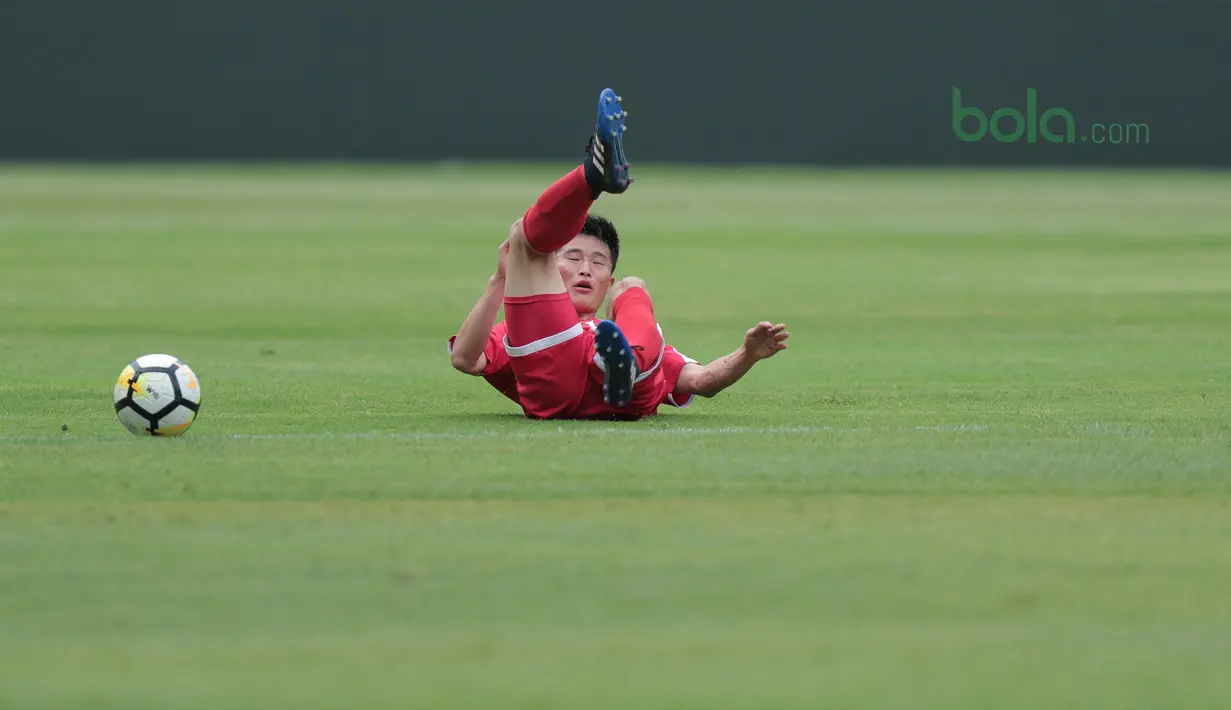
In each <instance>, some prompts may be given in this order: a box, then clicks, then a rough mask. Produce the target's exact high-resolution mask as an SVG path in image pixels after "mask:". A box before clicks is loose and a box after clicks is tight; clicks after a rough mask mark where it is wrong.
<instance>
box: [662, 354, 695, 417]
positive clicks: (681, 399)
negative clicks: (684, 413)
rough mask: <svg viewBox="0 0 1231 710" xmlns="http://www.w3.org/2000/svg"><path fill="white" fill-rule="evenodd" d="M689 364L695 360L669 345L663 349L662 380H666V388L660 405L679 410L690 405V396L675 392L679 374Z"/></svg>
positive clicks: (685, 393)
mask: <svg viewBox="0 0 1231 710" xmlns="http://www.w3.org/2000/svg"><path fill="white" fill-rule="evenodd" d="M690 362H696V360H693V359H692V358H690V357H688V356H687V355H685V354H683V353H681V352H680V351H678V350H676V349H675V348H673V347H671V346H670V345H668V346H666V347H664V348H663V364H662V369H663V379H664V380H666V386H665V387H664V388H663V399H662V401H661V402H660V404H665V405H670V406H672V407H679V408H681V409H683V408H684V407H687V406H688V405H690V404H692V398H693V395H692V394H689V393H687V392H677V391H676V383H677V382H678V381H679V379H680V372H681V371H683V369H684V366H685V365H687V364H688V363H690Z"/></svg>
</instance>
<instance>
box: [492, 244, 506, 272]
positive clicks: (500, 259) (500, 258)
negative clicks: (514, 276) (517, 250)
mask: <svg viewBox="0 0 1231 710" xmlns="http://www.w3.org/2000/svg"><path fill="white" fill-rule="evenodd" d="M508 265H509V240H507V239H506V240H504V244H501V245H500V248H499V249H498V250H496V273H495V275H494V277H493V278H495V279H496V280H497V281H504V274H505V269H506V268H507V267H508Z"/></svg>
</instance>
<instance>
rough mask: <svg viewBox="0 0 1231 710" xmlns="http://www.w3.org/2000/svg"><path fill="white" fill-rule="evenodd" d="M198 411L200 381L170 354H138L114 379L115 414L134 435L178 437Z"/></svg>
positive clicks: (199, 408) (199, 407) (199, 406)
mask: <svg viewBox="0 0 1231 710" xmlns="http://www.w3.org/2000/svg"><path fill="white" fill-rule="evenodd" d="M200 410H201V382H200V380H198V379H197V375H196V373H195V372H193V371H192V368H190V367H188V365H186V364H184V363H183V362H182V361H181V360H180V359H179V358H176V357H173V356H171V355H161V354H159V355H145V356H142V357H139V358H137V359H136V360H134V361H132V362H131V363H129V365H128V367H125V368H124V371H123V372H121V373H120V377H119V379H117V380H116V383H115V414H116V416H117V417H119V420H120V423H121V424H123V425H124V426H125V428H127V429H128V430H129V431H131V432H132V433H134V434H136V435H138V436H179V435H181V434H183V433H184V432H186V431H188V428H189V427H191V426H192V423H193V422H194V421H196V418H197V413H198V412H199V411H200Z"/></svg>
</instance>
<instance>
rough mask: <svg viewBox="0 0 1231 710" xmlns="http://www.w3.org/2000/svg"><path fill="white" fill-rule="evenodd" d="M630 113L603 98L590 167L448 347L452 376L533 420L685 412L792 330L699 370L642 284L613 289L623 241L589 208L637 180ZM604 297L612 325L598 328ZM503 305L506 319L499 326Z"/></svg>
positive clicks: (512, 243)
mask: <svg viewBox="0 0 1231 710" xmlns="http://www.w3.org/2000/svg"><path fill="white" fill-rule="evenodd" d="M627 115H628V113H627V112H626V111H624V109H623V105H622V101H621V99H620V97H619V96H616V95H615V92H613V91H612V90H611V89H604V90H603V91H602V93H600V94H599V99H598V123H597V126H596V128H595V131H594V135H593V136H591V137H590V141H589V144H588V146H587V148H586V151H587V159H586V161H585V162H584V163H582V164H581V165H579V166H578V167H577V168H575V169H573V170H572V171H570V172H569V173H568V174H566V175H565V176H563V177H562V178H560V179H559V180H557V181H556V182H555V183H554V184H552V185H551V186H550V187H548V188H547V190H546V191H544V192H543V194H542V195H540V196H539V198H538V200H537V201H536V202H535V203H534V205H532V206H531V207H530V209H529V210H527V211H526V213H525V214H524V215H523V216H522V218H521V219H518V220H517V221H516V222H514V223H513V226H512V227H511V228H510V229H509V238H508V239H507V240H506V241H505V242H504V243H503V244H501V245H500V249H499V251H498V257H497V265H496V272H495V274H493V275H492V277H491V279H490V280H489V281H488V285H487V289H486V290H485V291H484V292H483V295H482V296H481V297H480V298H479V301H478V303H476V304H475V306H474V308H473V309H472V310H471V312H470V315H469V316H468V317H467V318H466V320H465V322H464V323H462V327H461V328H460V329H459V330H458V333H457V335H454V336H453V337H452V338H450V339H449V353H450V360H451V362H452V364H453V367H454V368H456V369H457V370H460V371H461V372H464V373H467V374H469V375H475V376H481V377H483V378H485V379H486V380H487V382H488V383H489V384H491V385H492V386H493V387H494V388H496V389H497V390H499V391H500V392H501V393H502V394H504V395H505V396H506V397H508V398H509V399H511V400H513V401H514V402H517V403H518V404H519V405H521V408H522V411H523V412H525V414H526V416H528V417H530V418H533V419H640V418H643V417H646V416H649V415H652V414H655V413H657V411H658V408H659V407H660V406H664V405H669V406H674V407H686V406H688V405H689V404H690V403H691V402H692V399H693V397H694V396H696V395H700V396H702V397H713V396H714V395H716V394H718V393H719V392H721V391H722V390H724V389H726V388H727V387H730V386H731V385H732V384H734V383H735V382H736V381H738V380H739V379H740V378H741V377H743V376H744V375H745V374H746V373H747V372H748V371H749V370H750V369H751V368H752V366H753V365H755V364H756V363H757V362H758V361H760V360H763V359H765V358H768V357H772V356H773V355H775V354H777V353H778V352H780V351H782V350H785V349H786V347H787V342H786V341H787V338H788V336H789V333H788V332H787V330H786V326H785V325H783V324H781V323H779V324H777V325H775V324H772V323H770V322H768V321H764V322H761V323H758V324H757V325H755V326H753V327H752V328H750V329H749V330H748V332H746V333H745V334H744V344H743V346H742V347H740V348H739V349H737V350H735V351H734V352H732V353H731V354H729V355H726V356H725V357H721V358H719V359H717V360H715V361H713V362H711V363H709V364H708V365H701V364H700V363H698V362H697V361H696V360H693V359H691V358H688V357H685V356H684V355H682V354H681V353H680V352H679V351H677V350H676V349H675V348H673V347H671V346H670V345H667V344H666V343H665V342H664V341H663V334H662V329H661V328H660V327H659V325H658V322H657V320H656V318H655V315H654V303H653V301H652V300H651V299H650V293H649V289H648V288H647V287H646V284H645V282H644V281H642V280H641V279H639V278H636V277H633V276H627V277H625V278H623V279H621V280H620V281H618V282H617V281H616V280H615V277H614V275H613V274H614V272H615V268H616V262H617V261H618V260H619V257H620V238H619V234H618V233H617V232H616V229H615V226H614V225H612V223H611V222H610V221H608V220H607V219H604V218H603V217H600V216H598V215H593V214H590V213H589V210H590V207H591V206H592V205H593V204H594V203H595V201H597V200H598V198H599V196H600V195H601V194H602V193H609V194H621V193H623V192H624V191H626V190H627V189H628V187H629V185H631V184H632V182H633V179H632V178H631V177H629V173H628V168H629V164H628V161H627V159H626V158H625V155H624V144H623V132H624V126H625V123H624V119H625V117H626V116H627ZM608 296H610V302H609V303H608V307H607V318H606V319H604V320H598V319H597V315H598V311H599V309H600V307H601V306H602V304H603V301H604V300H605V299H606V298H607V297H608ZM501 303H503V304H504V314H505V320H504V321H503V322H502V323H498V324H494V325H493V323H494V321H495V319H496V313H497V311H498V310H499V309H500V305H501Z"/></svg>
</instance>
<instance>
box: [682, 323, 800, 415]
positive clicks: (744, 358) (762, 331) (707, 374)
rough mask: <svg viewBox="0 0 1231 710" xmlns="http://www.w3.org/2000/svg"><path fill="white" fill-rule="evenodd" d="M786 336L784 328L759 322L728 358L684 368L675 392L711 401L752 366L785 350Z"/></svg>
mask: <svg viewBox="0 0 1231 710" xmlns="http://www.w3.org/2000/svg"><path fill="white" fill-rule="evenodd" d="M790 335H791V334H790V333H788V332H787V329H786V326H785V325H784V324H782V323H779V324H777V325H774V324H772V323H770V322H769V321H762V322H760V323H758V324H756V325H755V326H753V327H751V328H749V329H748V332H747V333H745V334H744V344H743V345H742V346H741V347H740V348H739V349H738V350H736V351H735V352H733V353H731V354H730V355H725V356H723V357H720V358H718V359H717V360H714V361H713V362H711V363H709V364H708V365H699V364H697V363H689V364H687V365H685V366H684V369H683V370H681V371H680V378H679V380H678V381H677V382H676V387H675V388H676V391H681V392H685V393H687V394H695V395H700V396H702V397H713V396H714V395H716V394H718V393H719V392H721V391H723V390H725V389H726V388H728V387H730V386H731V385H733V384H735V383H736V382H738V381H739V379H740V378H741V377H743V376H744V375H746V374H748V371H749V370H751V369H752V366H753V365H755V364H757V363H758V362H760V361H761V360H764V359H765V358H768V357H773V356H774V355H776V354H778V353H779V352H781V351H783V350H786V341H787V338H789V337H790Z"/></svg>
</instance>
